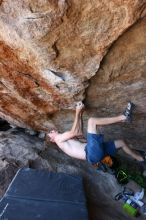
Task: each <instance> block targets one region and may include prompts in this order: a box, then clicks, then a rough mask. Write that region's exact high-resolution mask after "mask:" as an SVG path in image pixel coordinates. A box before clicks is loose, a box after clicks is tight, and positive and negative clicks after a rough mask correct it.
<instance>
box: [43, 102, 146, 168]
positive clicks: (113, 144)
mask: <svg viewBox="0 0 146 220" xmlns="http://www.w3.org/2000/svg"><path fill="white" fill-rule="evenodd" d="M83 109H84V105H83V103H82V102H78V103H77V105H76V113H75V119H74V123H73V126H72V128H71V130H70V131H66V132H64V133H59V132H58V131H57V130H52V131H50V132H49V133H48V134H47V136H48V137H49V138H50V141H51V142H55V143H56V144H57V145H58V147H59V148H60V149H61V150H62V151H64V152H65V153H66V154H68V155H69V156H71V157H74V158H78V159H83V160H86V159H87V161H88V162H89V163H91V164H93V165H94V164H97V163H98V162H99V161H101V160H102V159H103V158H104V157H105V156H107V155H110V156H114V155H115V154H116V152H117V150H118V149H119V148H122V149H123V151H124V152H125V153H127V154H129V155H130V156H131V157H133V158H134V159H136V160H137V161H141V162H142V161H144V158H143V157H142V156H141V155H139V154H137V153H135V152H134V151H132V150H131V149H130V148H129V147H128V146H127V145H126V143H125V142H124V141H123V140H114V141H108V142H105V141H104V136H103V134H100V132H99V129H98V128H99V127H101V126H104V125H110V124H114V123H118V122H126V121H131V118H132V111H133V103H131V102H129V103H128V105H127V107H126V109H125V111H124V113H123V114H121V115H119V116H116V117H110V118H93V117H91V118H89V120H88V126H87V142H86V143H82V142H80V141H79V140H77V137H79V136H81V135H82V134H83V133H82V114H83Z"/></svg>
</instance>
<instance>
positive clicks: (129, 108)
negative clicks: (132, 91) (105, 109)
mask: <svg viewBox="0 0 146 220" xmlns="http://www.w3.org/2000/svg"><path fill="white" fill-rule="evenodd" d="M134 108H135V105H134V104H133V103H132V102H128V103H127V107H126V109H125V111H124V112H123V114H124V115H125V116H126V121H127V122H132V115H133V110H134Z"/></svg>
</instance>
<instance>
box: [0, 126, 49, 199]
mask: <svg viewBox="0 0 146 220" xmlns="http://www.w3.org/2000/svg"><path fill="white" fill-rule="evenodd" d="M44 148H45V146H44V144H43V141H42V140H40V139H39V138H37V137H33V136H31V135H28V134H25V133H24V132H20V131H18V130H15V129H10V130H8V131H5V132H2V131H1V132H0V196H2V195H3V193H4V191H5V190H6V189H7V187H8V185H9V183H10V181H11V179H12V178H13V177H14V174H15V173H16V171H17V170H18V168H21V167H24V166H32V167H34V166H36V164H38V166H37V168H47V169H49V170H51V165H49V163H48V162H47V161H46V160H45V159H42V158H41V157H40V156H39V155H38V153H39V152H40V151H42V150H44Z"/></svg>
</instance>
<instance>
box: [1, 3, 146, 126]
mask: <svg viewBox="0 0 146 220" xmlns="http://www.w3.org/2000/svg"><path fill="white" fill-rule="evenodd" d="M145 7H146V2H145V0H142V1H139V0H136V1H135V0H128V1H121V0H118V1H117V0H112V1H110V2H109V1H107V0H103V1H97V0H93V1H85V0H84V1H83V0H81V1H78V0H71V1H67V0H66V1H65V0H54V1H52V0H50V1H46V0H35V1H33V0H27V1H23V0H22V1H17V0H14V1H11V0H5V1H3V0H1V1H0V30H1V31H0V96H1V99H0V112H1V114H0V116H1V117H2V118H6V119H7V120H9V121H11V122H12V123H15V124H17V125H19V126H21V127H22V126H23V127H32V128H34V129H47V128H48V127H51V126H53V125H52V121H51V115H52V114H54V113H55V112H58V110H60V109H66V108H72V106H73V105H74V102H75V100H79V99H83V98H84V91H85V88H86V87H87V85H88V82H87V81H88V79H90V78H91V77H92V76H93V75H95V73H96V72H97V70H98V68H99V65H100V62H101V60H102V59H103V57H104V55H105V54H106V52H107V50H108V48H109V47H110V46H111V44H112V43H113V42H114V41H115V40H116V39H117V38H118V37H119V36H120V35H121V34H122V33H123V32H124V31H125V30H126V29H127V28H129V27H130V26H131V25H132V24H134V23H135V22H136V21H137V20H138V19H139V18H141V17H143V16H144V15H145V14H146V10H145ZM48 118H49V119H48Z"/></svg>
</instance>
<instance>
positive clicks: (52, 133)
mask: <svg viewBox="0 0 146 220" xmlns="http://www.w3.org/2000/svg"><path fill="white" fill-rule="evenodd" d="M57 135H58V131H57V130H55V129H53V130H51V131H50V132H49V133H48V134H47V137H49V139H50V141H51V142H55V137H56V136H57Z"/></svg>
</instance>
